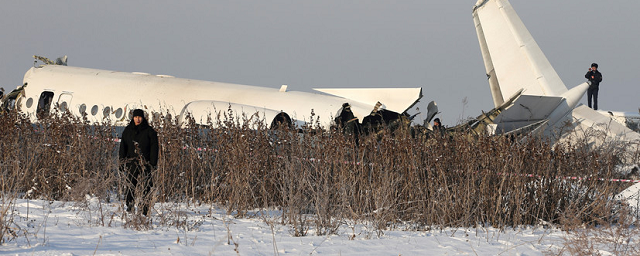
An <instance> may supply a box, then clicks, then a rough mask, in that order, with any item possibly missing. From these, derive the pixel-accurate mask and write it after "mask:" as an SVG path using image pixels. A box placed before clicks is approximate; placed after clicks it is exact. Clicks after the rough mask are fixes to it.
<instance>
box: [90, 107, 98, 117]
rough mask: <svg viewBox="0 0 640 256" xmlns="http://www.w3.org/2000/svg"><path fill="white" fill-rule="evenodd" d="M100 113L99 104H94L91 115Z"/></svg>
mask: <svg viewBox="0 0 640 256" xmlns="http://www.w3.org/2000/svg"><path fill="white" fill-rule="evenodd" d="M96 114H98V105H93V107H92V108H91V115H94V116H95V115H96Z"/></svg>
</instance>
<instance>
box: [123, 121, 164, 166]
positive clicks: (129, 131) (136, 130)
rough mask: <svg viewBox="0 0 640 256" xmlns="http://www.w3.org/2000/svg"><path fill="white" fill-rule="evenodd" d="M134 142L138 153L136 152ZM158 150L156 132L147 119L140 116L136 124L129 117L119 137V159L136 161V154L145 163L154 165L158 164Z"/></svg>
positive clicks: (128, 161) (129, 161)
mask: <svg viewBox="0 0 640 256" xmlns="http://www.w3.org/2000/svg"><path fill="white" fill-rule="evenodd" d="M136 142H137V143H138V145H137V148H138V149H139V150H140V153H138V152H136V144H135V143H136ZM158 151H159V147H158V133H157V132H156V131H155V130H154V129H153V128H152V127H151V126H149V122H148V121H147V119H146V118H144V117H142V122H141V123H140V125H137V126H136V125H135V123H134V121H133V119H131V122H129V125H127V127H125V128H124V131H123V132H122V137H121V138H120V152H119V156H120V161H125V162H127V163H131V162H133V161H137V160H138V156H140V155H141V156H142V159H143V160H144V161H145V163H147V164H149V165H151V166H152V167H156V165H158Z"/></svg>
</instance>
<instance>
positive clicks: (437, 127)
mask: <svg viewBox="0 0 640 256" xmlns="http://www.w3.org/2000/svg"><path fill="white" fill-rule="evenodd" d="M444 130H445V128H444V126H442V123H441V122H440V118H436V119H433V132H434V133H435V134H437V135H438V136H440V137H444Z"/></svg>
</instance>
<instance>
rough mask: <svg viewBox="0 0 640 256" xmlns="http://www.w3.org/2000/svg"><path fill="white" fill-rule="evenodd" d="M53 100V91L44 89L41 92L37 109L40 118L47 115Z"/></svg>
mask: <svg viewBox="0 0 640 256" xmlns="http://www.w3.org/2000/svg"><path fill="white" fill-rule="evenodd" d="M52 100H53V92H50V91H44V92H42V93H41V94H40V99H39V100H38V108H37V109H36V116H37V117H38V119H40V118H44V117H47V116H48V115H49V111H50V110H51V101H52Z"/></svg>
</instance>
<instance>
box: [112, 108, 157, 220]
mask: <svg viewBox="0 0 640 256" xmlns="http://www.w3.org/2000/svg"><path fill="white" fill-rule="evenodd" d="M158 151H159V147H158V133H157V132H156V131H155V130H154V129H153V128H152V127H151V126H149V122H148V121H147V119H146V118H145V117H144V111H142V110H141V109H136V110H134V111H133V118H132V119H131V122H129V125H127V127H125V128H124V131H123V132H122V137H121V138H120V153H119V157H120V164H121V166H122V167H124V169H125V173H126V174H127V184H126V186H125V187H126V188H125V193H126V203H127V211H128V212H132V211H133V207H134V204H135V201H134V192H135V189H136V186H137V185H138V183H140V185H142V186H144V187H143V195H142V204H143V206H142V213H143V214H144V215H148V213H149V198H147V197H148V195H149V192H150V191H151V187H152V186H153V183H152V180H151V170H152V169H155V168H156V165H157V164H158Z"/></svg>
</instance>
